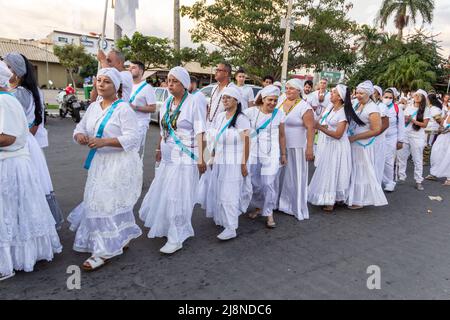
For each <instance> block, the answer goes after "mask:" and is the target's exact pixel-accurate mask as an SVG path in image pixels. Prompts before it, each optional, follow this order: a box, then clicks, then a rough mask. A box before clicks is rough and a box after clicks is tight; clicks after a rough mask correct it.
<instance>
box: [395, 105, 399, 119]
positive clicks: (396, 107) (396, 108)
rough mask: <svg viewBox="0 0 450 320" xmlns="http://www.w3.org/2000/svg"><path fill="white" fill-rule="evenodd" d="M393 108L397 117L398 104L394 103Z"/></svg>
mask: <svg viewBox="0 0 450 320" xmlns="http://www.w3.org/2000/svg"><path fill="white" fill-rule="evenodd" d="M394 108H395V112H397V117H398V113H399V112H400V109H399V108H398V104H396V103H394Z"/></svg>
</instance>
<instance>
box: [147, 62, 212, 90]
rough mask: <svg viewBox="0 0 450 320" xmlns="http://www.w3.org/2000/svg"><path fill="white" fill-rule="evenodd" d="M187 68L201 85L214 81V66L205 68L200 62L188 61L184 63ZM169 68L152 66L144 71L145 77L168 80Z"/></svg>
mask: <svg viewBox="0 0 450 320" xmlns="http://www.w3.org/2000/svg"><path fill="white" fill-rule="evenodd" d="M184 67H185V68H186V70H187V71H188V72H189V74H190V75H191V76H195V77H197V79H198V80H199V82H200V86H205V85H208V84H210V83H212V82H213V81H214V68H213V67H206V68H203V67H202V66H201V65H200V63H198V62H188V63H186V64H185V65H184ZM169 71H170V70H169V69H168V68H152V69H148V70H147V71H145V73H144V78H146V79H152V78H157V79H159V80H166V78H167V76H168V74H169Z"/></svg>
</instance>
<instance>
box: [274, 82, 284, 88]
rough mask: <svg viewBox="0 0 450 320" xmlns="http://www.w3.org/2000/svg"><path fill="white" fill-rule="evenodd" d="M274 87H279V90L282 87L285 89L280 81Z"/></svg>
mask: <svg viewBox="0 0 450 320" xmlns="http://www.w3.org/2000/svg"><path fill="white" fill-rule="evenodd" d="M273 85H274V86H275V87H279V88H282V87H283V84H281V82H280V81H275V82H274V83H273Z"/></svg>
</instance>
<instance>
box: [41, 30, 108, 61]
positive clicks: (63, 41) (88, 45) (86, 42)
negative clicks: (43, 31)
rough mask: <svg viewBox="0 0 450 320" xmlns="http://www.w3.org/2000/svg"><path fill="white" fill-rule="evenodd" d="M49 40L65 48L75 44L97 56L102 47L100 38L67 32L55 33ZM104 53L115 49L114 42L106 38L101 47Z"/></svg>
mask: <svg viewBox="0 0 450 320" xmlns="http://www.w3.org/2000/svg"><path fill="white" fill-rule="evenodd" d="M47 39H48V40H50V42H51V43H52V44H53V45H54V46H65V45H68V44H74V45H77V46H83V47H84V48H85V49H86V52H87V53H90V54H92V55H97V52H98V49H99V47H100V42H101V41H100V38H99V37H97V36H92V35H85V34H78V33H71V32H65V31H57V30H55V31H53V32H52V33H50V34H49V35H48V36H47ZM101 48H102V49H103V51H105V52H106V53H108V52H109V51H111V49H113V48H114V40H113V39H109V38H106V39H105V40H104V42H103V43H102V45H101Z"/></svg>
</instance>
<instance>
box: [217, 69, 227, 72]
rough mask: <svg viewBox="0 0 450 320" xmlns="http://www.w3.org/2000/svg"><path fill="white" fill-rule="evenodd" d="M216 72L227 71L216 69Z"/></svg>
mask: <svg viewBox="0 0 450 320" xmlns="http://www.w3.org/2000/svg"><path fill="white" fill-rule="evenodd" d="M216 72H227V70H225V69H216Z"/></svg>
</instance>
